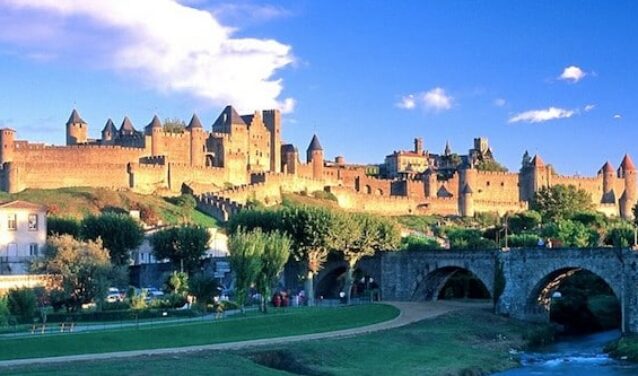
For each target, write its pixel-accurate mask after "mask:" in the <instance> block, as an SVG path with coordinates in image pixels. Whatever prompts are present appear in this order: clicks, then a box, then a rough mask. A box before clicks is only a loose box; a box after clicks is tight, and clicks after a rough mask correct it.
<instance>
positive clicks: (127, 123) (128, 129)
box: [120, 116, 135, 133]
mask: <svg viewBox="0 0 638 376" xmlns="http://www.w3.org/2000/svg"><path fill="white" fill-rule="evenodd" d="M120 132H123V133H133V132H135V128H134V127H133V123H131V120H130V119H129V118H128V116H124V120H123V121H122V125H121V126H120Z"/></svg>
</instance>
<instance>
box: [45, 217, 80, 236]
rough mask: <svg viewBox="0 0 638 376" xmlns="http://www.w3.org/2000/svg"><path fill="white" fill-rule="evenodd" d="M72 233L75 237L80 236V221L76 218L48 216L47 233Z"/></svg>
mask: <svg viewBox="0 0 638 376" xmlns="http://www.w3.org/2000/svg"><path fill="white" fill-rule="evenodd" d="M65 234H67V235H71V236H73V237H74V238H76V239H77V238H79V237H80V222H79V221H78V220H77V219H75V218H65V217H48V218H47V235H49V236H51V235H65Z"/></svg>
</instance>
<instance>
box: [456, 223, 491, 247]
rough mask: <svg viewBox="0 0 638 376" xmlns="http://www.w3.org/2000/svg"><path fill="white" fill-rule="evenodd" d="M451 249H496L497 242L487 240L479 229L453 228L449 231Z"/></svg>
mask: <svg viewBox="0 0 638 376" xmlns="http://www.w3.org/2000/svg"><path fill="white" fill-rule="evenodd" d="M446 232H447V236H448V240H449V241H450V248H452V249H478V250H481V249H495V248H497V246H498V245H497V244H496V242H494V241H492V240H490V239H485V238H484V237H483V236H482V235H481V231H480V230H477V229H464V228H453V229H450V230H447V231H446Z"/></svg>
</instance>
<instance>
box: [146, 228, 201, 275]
mask: <svg viewBox="0 0 638 376" xmlns="http://www.w3.org/2000/svg"><path fill="white" fill-rule="evenodd" d="M209 241H210V233H209V232H208V230H207V229H206V228H204V227H201V226H195V225H186V226H180V227H172V228H169V229H165V230H160V231H158V232H156V233H155V234H153V235H152V236H151V238H150V243H151V247H153V254H154V255H155V258H157V259H158V260H162V259H169V260H170V261H171V262H172V263H173V265H175V266H177V265H179V267H180V271H182V272H183V271H186V272H187V273H189V274H190V273H191V272H193V271H194V270H195V268H197V267H198V266H199V262H200V260H201V258H202V256H204V254H205V253H206V250H207V249H208V243H209Z"/></svg>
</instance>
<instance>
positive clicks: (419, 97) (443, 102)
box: [396, 87, 454, 112]
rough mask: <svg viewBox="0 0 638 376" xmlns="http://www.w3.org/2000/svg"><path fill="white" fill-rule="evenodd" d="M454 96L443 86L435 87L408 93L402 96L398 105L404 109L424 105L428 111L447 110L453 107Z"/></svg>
mask: <svg viewBox="0 0 638 376" xmlns="http://www.w3.org/2000/svg"><path fill="white" fill-rule="evenodd" d="M453 102H454V98H452V96H450V95H448V94H447V93H446V92H445V90H444V89H443V88H440V87H435V88H433V89H431V90H429V91H426V92H420V93H417V94H408V95H405V96H403V97H401V100H400V101H399V102H398V103H396V106H397V107H399V108H402V109H404V110H413V109H415V108H417V107H422V108H423V109H425V110H426V111H434V112H439V111H445V110H449V109H451V108H452V104H453Z"/></svg>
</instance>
